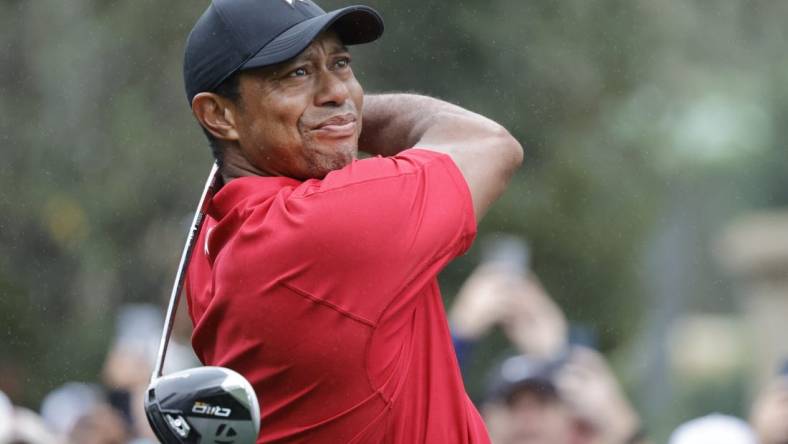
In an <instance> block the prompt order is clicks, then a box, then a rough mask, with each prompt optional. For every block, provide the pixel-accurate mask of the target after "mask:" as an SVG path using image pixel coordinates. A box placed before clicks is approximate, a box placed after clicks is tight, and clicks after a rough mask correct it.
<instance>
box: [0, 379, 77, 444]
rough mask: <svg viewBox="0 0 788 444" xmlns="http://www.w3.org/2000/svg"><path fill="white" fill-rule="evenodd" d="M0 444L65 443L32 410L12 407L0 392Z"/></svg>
mask: <svg viewBox="0 0 788 444" xmlns="http://www.w3.org/2000/svg"><path fill="white" fill-rule="evenodd" d="M0 444H65V443H64V441H63V440H61V439H59V438H58V437H57V436H56V435H55V434H54V433H53V432H52V431H51V430H50V429H48V428H47V426H46V424H44V421H42V420H41V418H40V417H39V416H38V415H36V414H35V413H34V412H32V411H30V410H28V409H25V408H21V407H14V406H13V405H11V402H10V401H9V400H8V398H7V397H6V396H5V394H3V392H0Z"/></svg>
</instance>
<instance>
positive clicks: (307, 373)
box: [186, 149, 489, 444]
mask: <svg viewBox="0 0 788 444" xmlns="http://www.w3.org/2000/svg"><path fill="white" fill-rule="evenodd" d="M475 233H476V224H475V218H474V214H473V207H472V204H471V197H470V193H469V190H468V186H467V184H466V182H465V180H464V178H463V177H462V175H461V173H460V171H459V170H458V169H457V166H456V165H455V164H454V163H453V161H452V160H451V158H449V157H448V156H446V155H443V154H439V153H435V152H431V151H426V150H419V149H411V150H407V151H404V152H402V153H401V154H399V155H397V156H395V157H376V158H370V159H365V160H360V161H356V162H353V163H352V164H351V165H349V166H347V167H345V168H343V169H341V170H337V171H333V172H331V173H330V174H328V175H327V176H326V177H325V179H323V180H307V181H305V182H300V181H296V180H294V179H290V178H285V177H244V178H240V179H235V180H233V181H232V182H230V183H229V184H227V185H226V186H224V187H223V188H222V189H221V190H220V191H219V192H218V193H217V194H216V196H214V198H213V200H212V202H211V205H210V207H209V217H208V218H207V220H206V223H205V225H204V227H203V230H202V232H201V234H200V238H199V241H198V244H197V248H195V253H194V256H193V259H192V263H191V266H190V267H189V274H188V279H187V284H186V291H187V297H188V301H189V311H190V314H191V317H192V320H193V322H194V334H193V337H192V343H193V346H194V349H195V351H196V352H197V355H198V356H199V357H200V359H201V360H202V362H203V363H204V364H206V365H219V366H225V367H229V368H232V369H235V370H236V371H238V372H240V373H241V374H243V375H244V376H245V377H246V378H247V379H249V381H250V382H251V383H252V385H253V386H254V388H255V391H256V392H257V396H258V397H259V400H260V406H261V416H262V418H261V424H262V427H261V433H260V438H259V440H258V443H263V442H265V443H296V442H299V443H300V442H304V443H305V442H310V443H397V444H400V443H401V444H416V443H435V444H443V443H451V444H455V443H487V442H489V438H488V437H487V431H486V429H485V427H484V423H483V422H482V420H481V418H480V416H479V414H478V412H477V410H476V408H475V407H474V406H473V404H472V403H471V402H470V400H469V399H468V397H467V395H466V393H465V389H464V387H463V383H462V378H461V376H460V372H459V369H458V366H457V360H456V357H455V355H454V350H453V348H452V343H451V338H450V335H449V329H448V326H447V323H446V316H445V313H444V309H443V304H442V301H441V296H440V291H439V289H438V284H437V280H436V276H437V274H438V272H440V270H441V269H443V267H444V266H445V265H446V264H447V263H448V262H449V261H451V259H453V258H454V257H456V256H457V255H459V254H462V253H463V252H465V251H466V250H467V249H468V247H469V246H470V244H471V242H472V240H473V238H474V236H475Z"/></svg>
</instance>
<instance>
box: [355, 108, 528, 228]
mask: <svg viewBox="0 0 788 444" xmlns="http://www.w3.org/2000/svg"><path fill="white" fill-rule="evenodd" d="M364 102H365V103H364V116H363V130H362V133H361V138H360V140H359V149H361V150H362V151H365V152H368V153H371V154H380V155H383V156H392V155H395V154H397V153H399V152H400V151H402V150H404V149H407V148H411V147H414V146H416V147H418V148H421V149H425V150H429V151H437V152H441V153H444V154H447V155H449V156H450V157H451V158H452V160H454V163H456V164H457V166H458V167H459V169H460V171H461V172H462V175H463V176H464V177H465V180H466V182H467V183H468V187H469V188H470V190H471V197H472V199H473V209H474V212H475V214H476V219H477V220H480V219H481V218H482V216H483V215H484V213H485V212H486V211H487V209H488V208H489V207H490V205H492V203H493V202H495V200H496V199H498V197H500V195H501V194H502V193H503V191H504V190H505V188H506V185H507V184H508V182H509V179H510V178H511V176H512V174H513V173H514V171H515V170H516V169H517V168H518V167H519V166H520V164H521V163H522V160H523V149H522V147H521V146H520V144H519V143H518V142H517V140H515V139H514V137H512V135H511V134H509V132H508V131H506V129H505V128H503V127H502V126H501V125H499V124H497V123H495V122H493V121H492V120H490V119H488V118H486V117H484V116H481V115H479V114H476V113H473V112H471V111H468V110H465V109H463V108H460V107H459V106H456V105H452V104H450V103H446V102H443V101H441V100H438V99H433V98H431V97H425V96H418V95H414V94H382V95H367V96H365V98H364Z"/></svg>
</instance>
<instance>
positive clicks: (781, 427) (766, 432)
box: [750, 362, 788, 444]
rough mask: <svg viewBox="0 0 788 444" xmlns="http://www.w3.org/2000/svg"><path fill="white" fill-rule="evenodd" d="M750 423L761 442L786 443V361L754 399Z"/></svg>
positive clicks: (787, 380)
mask: <svg viewBox="0 0 788 444" xmlns="http://www.w3.org/2000/svg"><path fill="white" fill-rule="evenodd" d="M750 423H751V424H752V427H753V428H754V429H755V433H756V434H757V435H758V442H760V443H761V444H786V443H788V362H786V363H785V364H784V365H783V369H782V371H780V373H779V374H778V375H777V377H776V378H774V380H772V381H771V382H770V383H769V384H768V385H767V386H766V388H765V389H764V390H763V391H762V392H761V393H760V395H759V396H758V397H757V399H756V400H755V403H754V404H753V408H752V414H751V417H750Z"/></svg>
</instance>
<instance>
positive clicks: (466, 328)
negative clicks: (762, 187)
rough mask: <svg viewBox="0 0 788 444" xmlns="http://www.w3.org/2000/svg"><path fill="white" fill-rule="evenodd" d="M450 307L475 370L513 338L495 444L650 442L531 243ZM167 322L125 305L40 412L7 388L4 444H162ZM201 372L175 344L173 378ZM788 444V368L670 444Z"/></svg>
mask: <svg viewBox="0 0 788 444" xmlns="http://www.w3.org/2000/svg"><path fill="white" fill-rule="evenodd" d="M485 247H486V249H485V253H484V259H483V261H482V262H481V264H480V265H479V266H478V267H477V268H476V269H475V270H474V271H473V272H472V273H471V275H470V276H469V277H468V278H467V280H466V281H465V283H464V284H463V286H462V288H461V289H460V291H459V293H458V294H457V297H456V298H455V300H454V303H453V304H452V306H451V307H450V309H449V311H448V317H449V322H450V325H451V328H452V334H453V336H454V341H455V348H456V351H457V357H458V361H459V363H460V367H461V368H462V369H463V371H464V372H465V371H467V368H468V367H469V365H470V364H471V363H472V362H473V361H474V354H475V353H476V352H478V351H479V350H478V348H479V347H480V343H481V341H482V340H483V339H484V337H485V336H486V335H488V334H490V333H491V332H492V331H493V330H496V329H497V330H499V331H501V332H503V334H504V335H505V337H506V338H507V340H508V341H509V343H510V345H511V350H513V352H512V353H510V354H508V355H506V356H503V357H502V358H501V359H500V361H499V362H497V363H496V364H495V365H494V366H493V367H492V368H490V369H489V370H488V377H487V380H486V386H485V392H484V395H483V397H481V399H478V400H477V402H478V403H479V406H480V411H481V412H482V415H483V416H484V417H485V422H486V424H487V426H488V429H489V432H490V436H491V438H492V441H493V442H494V443H496V444H636V443H641V444H643V443H650V442H652V441H651V440H650V439H649V434H648V430H646V428H645V427H644V424H643V423H642V422H641V418H640V416H639V415H638V412H637V411H636V409H635V408H634V406H633V404H632V403H631V402H630V400H629V399H628V398H627V395H626V394H625V392H624V390H623V388H622V386H621V384H620V383H619V381H618V379H617V377H616V375H615V373H614V372H613V370H612V369H611V367H610V365H609V364H608V362H607V360H606V359H605V357H604V356H603V355H602V354H601V353H600V352H599V351H597V350H596V349H595V348H594V344H593V341H587V340H586V341H585V342H584V341H579V340H576V339H574V338H572V335H571V334H570V331H571V330H572V328H571V326H570V324H569V322H568V320H567V318H566V316H565V314H564V312H563V310H562V309H561V308H560V307H559V306H558V305H557V303H556V302H555V301H554V300H553V299H552V298H551V297H550V296H549V294H548V292H547V291H546V289H545V288H544V286H543V285H542V284H541V283H540V281H539V279H538V277H537V276H536V275H535V274H534V273H533V271H531V267H530V264H529V253H528V249H527V246H526V244H525V242H523V241H522V240H521V239H519V238H516V237H511V236H506V235H496V236H495V237H494V238H492V239H488V241H487V242H486V244H485ZM161 325H162V315H161V311H160V310H159V309H158V308H157V307H154V306H148V305H130V306H124V307H123V308H122V309H121V310H120V311H119V314H118V320H117V332H116V337H115V339H114V340H113V341H112V345H111V347H110V349H109V350H108V352H107V355H106V359H105V362H104V365H103V369H102V371H101V374H100V375H98V377H97V378H96V381H92V382H69V383H66V384H64V385H62V386H60V387H58V388H56V389H54V390H52V391H51V392H50V393H49V394H48V395H47V396H46V397H45V398H44V399H43V402H42V403H41V406H40V408H39V409H38V411H33V410H31V409H28V408H24V407H20V406H15V405H14V404H13V402H12V401H13V400H11V399H9V397H8V396H7V395H6V394H4V393H3V392H2V391H0V444H127V443H133V444H147V443H155V442H157V441H156V438H155V436H154V435H153V433H152V432H151V430H150V428H149V426H148V424H147V420H146V419H145V415H144V411H143V408H142V406H143V402H142V399H143V396H144V393H145V389H146V387H147V384H148V381H149V378H150V373H151V371H152V368H153V365H154V361H155V357H156V356H155V355H156V351H157V347H158V341H159V334H160V331H161ZM195 365H199V363H198V362H197V361H196V358H195V357H194V355H193V353H192V352H191V348H190V347H189V346H188V345H182V344H179V343H178V342H177V340H176V341H175V342H173V343H171V345H170V350H169V352H168V359H167V363H166V365H165V373H168V372H169V371H173V370H177V369H182V368H186V367H192V366H195ZM710 443H714V444H755V443H760V444H788V365H787V366H786V368H784V369H782V370H781V371H779V372H777V374H776V375H775V376H774V378H773V380H772V381H771V382H770V383H769V384H768V385H767V386H766V387H763V388H762V390H761V391H760V394H759V395H758V396H757V398H756V399H755V401H754V403H753V404H752V406H751V408H750V415H749V417H748V418H737V417H735V416H731V415H726V414H722V413H717V412H710V413H709V414H708V415H707V416H703V417H700V418H695V419H689V420H688V421H686V422H685V423H683V424H681V425H679V426H678V427H677V428H676V429H675V430H674V431H673V433H672V434H671V436H670V440H669V444H710Z"/></svg>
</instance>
